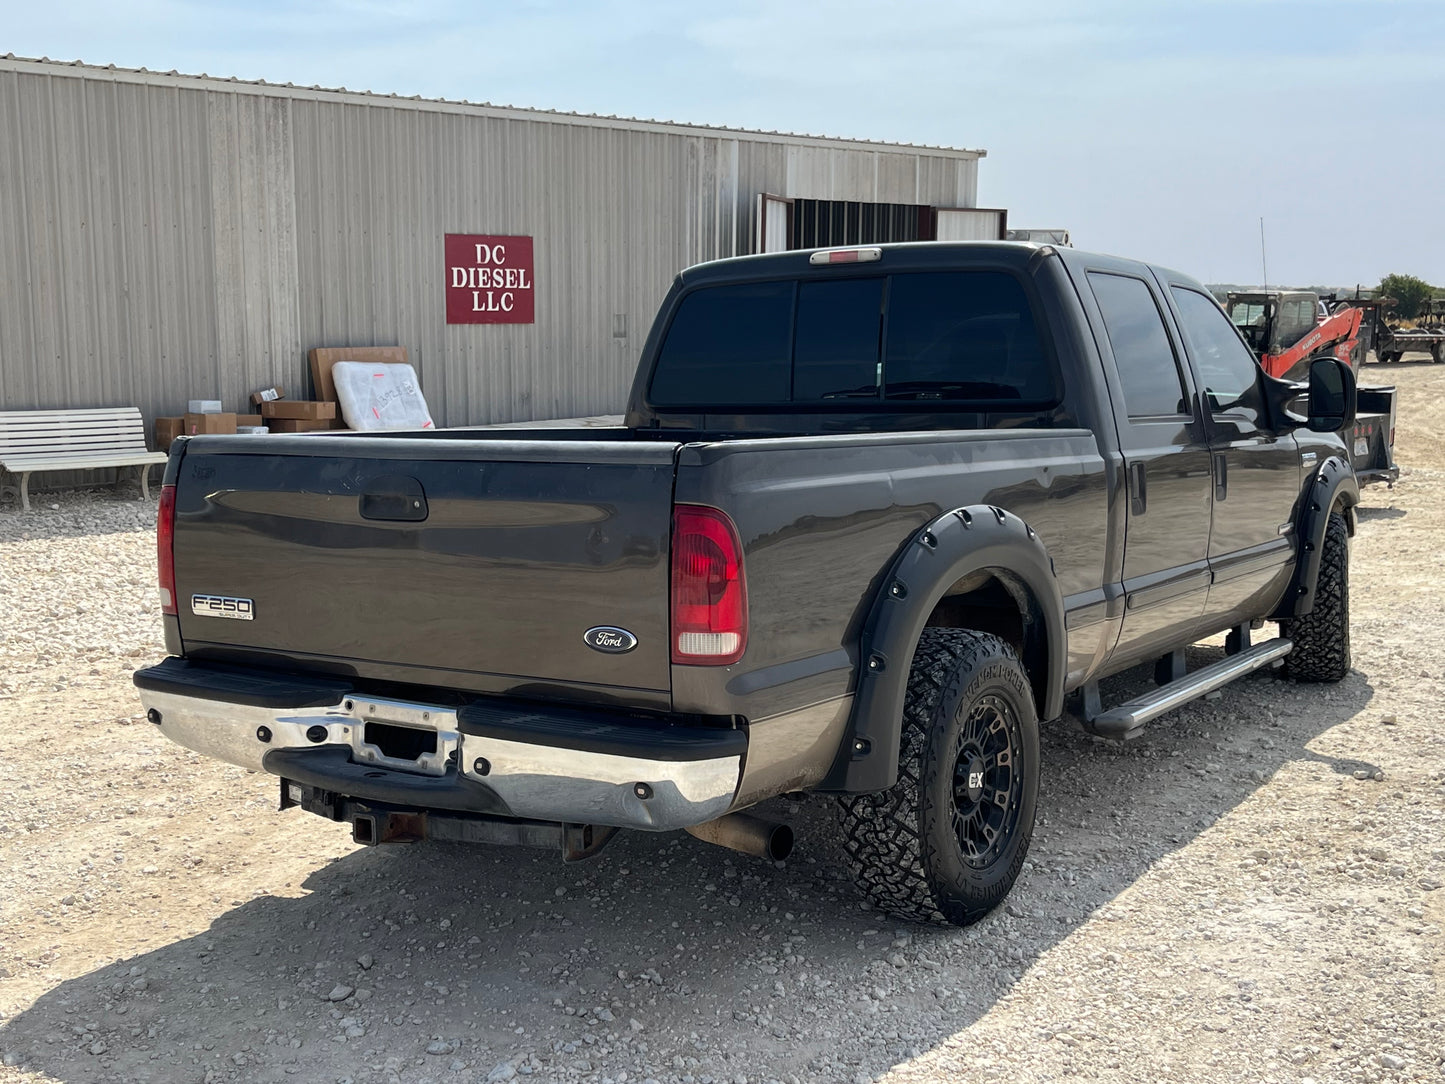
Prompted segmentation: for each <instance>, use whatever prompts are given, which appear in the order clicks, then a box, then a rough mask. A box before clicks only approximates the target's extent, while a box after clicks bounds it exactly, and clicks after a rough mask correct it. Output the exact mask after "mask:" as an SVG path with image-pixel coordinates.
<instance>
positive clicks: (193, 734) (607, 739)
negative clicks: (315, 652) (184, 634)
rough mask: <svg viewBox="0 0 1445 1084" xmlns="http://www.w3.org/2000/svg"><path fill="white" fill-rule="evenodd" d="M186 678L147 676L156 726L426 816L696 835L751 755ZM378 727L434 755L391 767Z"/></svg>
mask: <svg viewBox="0 0 1445 1084" xmlns="http://www.w3.org/2000/svg"><path fill="white" fill-rule="evenodd" d="M175 669H176V668H174V667H173V668H172V670H171V671H166V670H165V664H163V665H162V666H161V667H155V668H152V670H150V671H140V672H138V673H137V675H136V684H137V686H139V688H140V697H141V701H142V703H144V705H145V707H146V709H147V718H149V719H150V720H151V722H153V723H154V724H155V725H156V726H157V727H158V728H159V729H160V731H161V733H163V734H165V736H166V737H167V738H169V739H171V740H172V741H174V742H176V743H177V744H179V745H183V746H185V747H186V748H187V749H193V750H195V751H196V752H198V753H201V754H204V755H205V756H209V757H215V758H216V759H218V760H224V761H226V762H228V763H230V764H236V765H239V766H240V767H243V768H249V769H251V770H253V771H264V772H269V773H270V774H272V775H277V776H280V777H282V778H285V779H291V780H296V781H299V782H304V783H306V784H308V785H310V786H314V787H321V788H324V789H326V790H329V791H333V792H335V793H336V794H340V795H346V796H348V797H352V798H364V799H372V800H375V801H379V802H389V803H393V804H400V805H409V806H411V807H413V808H418V809H427V808H434V809H449V810H464V811H470V812H476V813H484V814H492V815H501V816H509V817H517V818H524V819H528V820H539V821H552V822H561V823H572V824H596V825H611V826H615V827H619V828H641V829H647V830H652V831H668V830H671V829H675V828H686V827H689V826H692V825H696V824H701V823H703V822H705V821H710V820H713V819H714V818H716V817H720V816H722V815H723V814H724V813H726V812H727V811H728V808H729V807H730V806H731V805H732V801H733V796H734V794H735V793H736V791H737V787H738V781H739V778H740V776H741V774H742V764H743V755H744V753H745V750H746V739H745V737H744V735H743V734H742V732H741V731H737V730H715V729H708V728H697V729H692V728H685V727H669V726H666V725H663V724H658V725H653V724H650V723H647V722H645V721H638V720H625V719H624V720H621V721H616V719H615V717H612V718H611V719H609V717H606V716H597V715H587V714H586V713H583V712H580V711H573V710H565V709H564V710H560V711H558V712H543V713H541V714H539V713H538V712H537V711H535V710H532V709H527V708H522V709H519V710H516V711H509V709H508V708H507V706H506V705H497V704H489V705H487V706H486V707H485V708H478V709H476V710H475V711H474V710H473V709H469V708H467V707H463V708H460V709H455V708H448V707H441V706H437V705H431V704H422V703H411V702H406V701H397V700H386V699H378V698H368V697H365V696H357V695H341V696H339V698H338V699H336V702H335V703H331V704H326V705H324V706H308V707H277V706H275V705H274V704H255V703H238V702H236V701H235V700H234V699H225V698H216V696H215V695H211V694H209V693H208V691H207V690H204V689H203V688H200V687H199V686H200V685H201V682H200V681H198V679H197V670H196V669H195V668H188V669H187V670H186V671H185V677H186V681H185V682H184V683H182V684H181V685H179V686H178V685H177V684H176V683H175V682H169V683H168V682H167V681H165V680H164V679H165V678H166V677H169V676H171V675H172V674H173V673H174V671H175ZM157 675H159V676H157ZM227 678H228V680H229V682H230V685H231V686H232V688H231V689H228V690H222V692H221V693H220V694H217V695H222V696H224V695H229V694H231V693H233V692H234V685H235V680H234V679H235V675H234V674H230V673H228V674H227ZM252 699H256V698H254V697H253V698H252ZM261 699H264V698H261ZM298 699H306V698H305V697H300V698H298ZM368 724H382V725H383V726H385V727H386V728H388V730H389V731H390V732H391V733H392V734H395V733H396V731H397V728H403V729H406V730H414V731H421V732H423V735H422V736H423V741H422V742H421V743H420V744H422V745H424V746H425V747H426V748H425V751H423V752H421V753H420V755H417V756H415V757H398V756H395V755H388V754H387V752H385V751H384V750H383V748H382V747H381V745H379V744H377V742H376V741H373V740H370V738H371V736H372V734H374V733H375V731H376V729H377V728H376V727H374V726H373V727H372V728H371V733H369V732H368ZM431 735H435V738H434V739H432V737H431ZM392 752H393V753H396V752H397V750H396V749H395V748H393V749H392Z"/></svg>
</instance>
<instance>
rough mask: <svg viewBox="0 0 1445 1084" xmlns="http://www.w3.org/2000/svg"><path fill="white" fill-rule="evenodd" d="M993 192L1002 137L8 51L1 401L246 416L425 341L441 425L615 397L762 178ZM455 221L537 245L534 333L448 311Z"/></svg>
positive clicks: (730, 241)
mask: <svg viewBox="0 0 1445 1084" xmlns="http://www.w3.org/2000/svg"><path fill="white" fill-rule="evenodd" d="M976 187H977V152H952V151H945V150H929V149H916V148H903V147H899V148H890V147H887V146H884V145H865V144H859V143H856V142H850V141H843V140H837V141H827V140H820V139H816V138H811V137H796V138H792V137H781V136H776V135H772V134H768V133H743V132H730V131H721V130H708V129H702V128H694V127H687V126H678V125H665V124H657V123H652V122H631V121H610V120H602V119H598V118H590V117H578V118H569V117H565V116H559V115H556V114H547V113H529V112H527V111H523V110H509V109H498V108H492V107H484V106H464V105H458V104H456V103H440V102H422V101H409V100H402V99H392V98H379V97H372V96H366V95H357V94H349V93H328V92H317V91H306V90H299V89H291V88H282V87H275V86H256V85H252V84H237V83H230V82H226V81H221V80H211V79H190V78H187V77H175V76H163V75H151V74H149V73H142V74H134V73H116V72H111V71H108V70H103V69H95V68H76V67H72V66H69V65H56V64H45V63H36V62H26V61H13V60H0V231H3V238H0V409H33V408H47V407H85V406H102V405H132V404H133V405H136V406H139V407H140V408H141V409H142V411H143V412H144V414H145V415H146V418H147V421H148V422H149V420H150V419H152V418H154V417H155V416H157V415H164V414H175V413H179V412H181V411H182V410H183V409H184V407H185V403H186V400H188V399H192V398H216V397H219V398H222V399H224V400H225V401H226V403H227V405H228V406H229V407H234V408H237V409H241V408H242V407H243V404H244V403H245V401H246V396H247V395H248V393H249V392H250V391H251V390H252V389H254V388H257V387H260V386H263V385H265V384H269V383H273V382H279V383H281V384H284V385H285V386H286V387H287V389H288V391H289V392H290V394H292V395H293V396H296V395H302V394H307V393H308V384H309V377H308V374H307V368H306V359H305V351H306V350H307V349H308V348H310V347H312V346H322V345H327V346H336V345H371V344H391V343H400V344H402V345H404V346H406V347H407V348H408V349H409V351H410V352H411V356H412V358H413V360H414V363H415V364H416V366H417V368H418V371H419V373H420V376H421V380H422V386H423V389H424V390H425V392H426V394H427V398H428V400H429V402H430V403H431V405H432V409H433V413H434V414H435V415H436V417H437V420H438V421H439V422H440V423H441V424H445V425H464V424H479V423H488V422H501V421H512V420H523V419H529V418H540V417H559V416H560V417H567V416H579V415H590V414H602V413H615V412H617V411H620V410H621V409H622V406H623V403H624V399H625V397H626V394H627V390H628V387H629V385H630V381H631V376H632V370H633V367H634V365H635V363H636V357H637V352H638V350H639V348H640V347H641V344H642V342H643V340H644V338H645V337H646V333H647V330H648V326H649V324H650V322H651V319H652V315H653V311H654V309H655V307H656V305H657V303H658V301H659V300H660V299H661V297H662V296H663V294H664V293H665V292H666V290H667V288H668V285H669V284H670V282H671V280H672V277H673V275H674V274H675V273H676V272H677V271H678V270H679V269H680V268H682V267H684V266H686V265H688V264H691V263H696V262H699V261H701V260H707V259H715V258H719V257H723V256H732V255H738V254H743V253H746V252H749V251H751V249H752V244H753V238H754V235H755V228H756V227H755V222H754V216H755V214H756V210H755V208H756V202H757V195H758V193H760V192H774V193H779V194H783V195H789V196H800V197H812V198H821V199H848V200H867V201H879V202H894V203H936V204H941V205H944V206H957V205H972V199H973V195H974V193H975V191H976ZM446 233H497V234H527V235H531V236H532V237H533V238H534V239H535V242H534V243H535V261H536V273H535V281H536V283H537V288H536V289H537V294H536V305H537V307H536V323H535V324H532V325H451V326H449V325H447V324H446V322H445V305H444V298H443V288H444V281H445V267H444V259H443V253H442V238H443V235H444V234H446ZM618 332H621V334H618Z"/></svg>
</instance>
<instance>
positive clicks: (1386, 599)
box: [0, 364, 1445, 1084]
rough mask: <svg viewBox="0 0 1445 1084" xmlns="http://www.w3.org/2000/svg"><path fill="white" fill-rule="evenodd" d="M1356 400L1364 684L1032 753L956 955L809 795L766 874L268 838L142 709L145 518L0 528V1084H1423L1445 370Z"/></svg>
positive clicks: (665, 850) (103, 508)
mask: <svg viewBox="0 0 1445 1084" xmlns="http://www.w3.org/2000/svg"><path fill="white" fill-rule="evenodd" d="M1366 375H1367V378H1369V379H1372V380H1374V381H1379V380H1380V379H1381V378H1384V379H1391V380H1395V381H1397V382H1398V384H1399V385H1400V387H1401V391H1402V397H1403V404H1404V410H1403V413H1402V416H1401V419H1400V432H1399V457H1400V459H1401V461H1402V463H1403V464H1404V465H1405V467H1406V474H1405V476H1404V477H1403V478H1402V480H1401V482H1400V484H1399V485H1398V486H1397V487H1396V488H1395V489H1394V490H1393V491H1387V490H1384V489H1380V488H1372V489H1370V490H1367V491H1366V496H1365V502H1364V506H1363V508H1362V514H1361V525H1360V532H1359V535H1358V536H1357V538H1356V540H1355V545H1354V568H1353V572H1352V576H1353V589H1354V590H1353V599H1354V653H1355V655H1354V657H1355V670H1354V672H1353V673H1352V674H1351V675H1350V677H1349V678H1348V679H1347V680H1346V681H1345V682H1343V683H1342V684H1340V685H1338V686H1334V687H1327V688H1321V687H1303V686H1294V685H1291V684H1288V683H1285V682H1282V681H1279V680H1277V679H1276V678H1275V677H1273V676H1272V675H1268V674H1266V675H1262V676H1256V677H1254V678H1252V679H1248V680H1246V681H1244V682H1242V683H1238V684H1236V685H1235V686H1233V687H1230V688H1228V689H1226V690H1224V691H1223V694H1222V695H1221V696H1219V697H1218V698H1217V699H1213V700H1206V701H1201V702H1198V703H1196V704H1195V705H1193V706H1191V707H1188V708H1186V709H1182V710H1180V711H1179V712H1176V713H1175V714H1174V715H1172V716H1170V717H1168V718H1166V719H1164V720H1161V721H1160V722H1159V723H1158V724H1156V725H1155V727H1154V728H1153V729H1152V730H1151V731H1150V732H1149V733H1148V734H1147V735H1146V736H1145V737H1144V738H1142V739H1141V740H1139V741H1137V742H1134V743H1131V744H1130V745H1128V746H1127V747H1123V748H1116V747H1114V746H1111V745H1108V744H1105V743H1102V742H1100V741H1097V740H1095V739H1091V738H1089V737H1086V736H1084V735H1083V734H1082V733H1081V732H1079V731H1078V730H1077V729H1076V728H1073V727H1071V726H1070V725H1069V724H1068V723H1067V722H1061V723H1059V724H1056V725H1053V726H1051V727H1049V728H1047V729H1046V732H1045V740H1044V756H1045V764H1044V770H1043V793H1042V798H1041V803H1040V821H1039V828H1038V833H1037V835H1036V837H1035V843H1034V848H1033V851H1032V857H1031V859H1030V862H1029V864H1028V865H1027V866H1026V867H1025V872H1024V875H1023V877H1022V879H1021V880H1020V882H1019V884H1018V886H1017V888H1016V889H1015V891H1014V893H1013V895H1012V896H1011V897H1010V899H1009V901H1008V902H1007V904H1006V906H1005V907H1004V908H1002V909H1000V910H999V911H998V912H996V913H995V914H994V915H992V916H990V917H989V918H988V919H987V920H985V921H984V922H982V923H980V924H979V925H977V926H975V927H973V928H971V929H968V930H952V929H947V930H942V929H932V928H921V927H906V928H905V927H900V926H899V924H898V923H897V922H895V921H892V920H888V919H885V918H883V917H881V916H880V915H878V914H876V913H874V912H871V911H869V910H868V909H867V908H866V907H864V906H862V905H860V902H859V899H858V897H857V895H856V894H855V892H854V890H853V888H852V886H851V884H850V882H849V880H848V878H847V875H846V873H845V872H844V865H843V862H842V856H841V853H840V851H839V849H838V847H837V845H836V843H835V833H834V831H833V827H832V821H831V807H830V806H829V805H828V803H826V802H824V801H822V800H808V801H806V802H804V803H803V804H801V805H800V806H799V805H792V804H790V803H786V802H778V803H774V804H773V806H772V807H771V810H770V811H771V812H773V813H775V814H777V815H780V816H786V817H789V818H790V819H792V820H793V822H794V823H795V826H796V827H797V829H798V832H799V847H798V851H797V853H796V855H795V857H794V858H793V859H792V860H790V861H789V862H788V863H787V864H786V865H784V866H779V867H776V868H775V867H771V866H768V865H766V864H764V863H761V862H758V861H753V860H750V859H746V858H743V857H741V856H736V855H732V854H730V853H729V852H726V851H722V850H718V849H715V848H710V847H708V846H707V845H706V844H703V843H700V842H698V841H696V840H693V839H692V838H691V837H688V836H685V835H681V834H676V835H672V836H662V837H657V836H647V835H642V834H633V835H631V836H625V837H621V838H620V839H619V841H618V842H616V843H614V844H613V845H612V846H611V847H610V848H609V849H608V850H607V851H605V852H604V853H603V854H602V855H601V856H600V857H599V858H597V859H596V860H594V861H592V862H590V863H586V864H581V865H576V866H564V865H562V864H561V863H560V862H558V861H557V860H556V859H555V858H554V857H553V856H552V855H550V854H542V853H535V852H528V851H505V850H502V851H497V850H486V849H467V848H460V847H449V846H445V845H418V846H412V847H393V848H378V849H358V848H356V847H355V846H353V845H352V844H351V842H350V839H349V836H348V833H347V831H346V830H345V829H344V828H342V827H340V826H338V825H333V824H329V823H327V822H324V821H322V820H320V819H319V818H316V817H312V816H309V815H307V814H303V813H301V812H299V811H296V810H292V811H289V812H287V813H285V814H280V813H277V812H275V799H276V785H275V781H274V780H273V779H271V778H270V777H269V776H265V775H255V774H248V773H246V772H244V771H242V770H240V769H235V768H230V767H227V766H224V765H220V764H216V763H214V762H210V761H206V760H203V759H201V758H199V757H197V756H194V755H192V754H190V753H188V752H186V751H184V750H182V749H179V748H178V747H175V746H172V745H170V744H169V743H168V742H166V741H165V740H164V739H162V738H160V737H159V735H157V734H156V733H155V732H154V731H153V730H152V729H151V728H150V727H149V726H148V724H146V723H145V722H144V720H143V718H142V717H141V715H140V711H139V704H138V702H137V700H136V698H135V696H134V694H133V691H132V688H131V685H130V671H131V670H132V669H133V668H134V667H136V666H138V665H143V664H145V663H147V662H149V661H151V660H153V659H155V658H157V657H158V656H159V655H160V654H161V643H160V637H159V631H158V619H157V617H156V614H155V590H154V587H153V585H152V584H153V579H152V577H153V541H152V537H151V521H152V518H153V516H154V507H153V505H151V506H145V505H141V504H139V503H137V502H135V501H128V500H118V499H116V498H115V496H114V495H112V494H111V493H109V492H108V491H106V492H104V493H99V494H71V495H65V496H61V497H55V496H48V497H47V496H44V495H43V497H42V499H41V500H38V501H37V502H36V506H37V507H36V511H35V512H34V513H32V514H31V515H28V516H21V515H11V514H9V512H10V511H11V510H13V504H12V503H10V502H9V501H8V500H7V501H6V502H5V503H4V504H3V505H0V562H3V563H0V659H3V672H0V764H3V765H4V766H5V769H6V770H5V771H4V773H3V775H0V1081H3V1082H4V1084H14V1082H18V1081H27V1082H28V1081H67V1082H71V1081H74V1082H80V1081H186V1082H203V1081H227V1082H230V1081H245V1082H250V1081H284V1080H288V1079H295V1080H302V1081H327V1082H332V1081H334V1082H338V1084H344V1082H352V1084H368V1082H383V1081H405V1082H422V1081H432V1082H435V1084H449V1082H458V1084H471V1082H481V1081H499V1080H512V1079H515V1078H516V1077H535V1078H536V1079H538V1080H571V1079H581V1080H587V1081H595V1082H599V1084H602V1082H615V1084H620V1082H624V1081H630V1082H639V1081H645V1080H648V1079H654V1080H657V1081H682V1082H698V1084H701V1082H708V1081H717V1082H722V1081H738V1082H740V1081H751V1082H761V1081H769V1080H779V1081H814V1080H822V1081H844V1082H852V1081H858V1080H872V1079H879V1078H882V1079H887V1080H895V1081H923V1080H969V1081H974V1080H994V1079H999V1080H1003V1079H1023V1080H1051V1079H1057V1078H1062V1077H1080V1078H1092V1079H1102V1080H1110V1081H1116V1080H1122V1081H1135V1080H1138V1081H1146V1080H1147V1081H1157V1080H1177V1081H1211V1082H1213V1081H1218V1082H1225V1081H1229V1082H1235V1081H1240V1080H1249V1081H1281V1082H1283V1081H1297V1082H1304V1081H1310V1080H1313V1081H1317V1082H1319V1084H1324V1082H1328V1081H1345V1080H1350V1081H1353V1080H1365V1081H1373V1080H1382V1081H1407V1080H1422V1081H1424V1080H1428V1081H1440V1080H1442V1079H1445V1004H1442V995H1441V969H1442V963H1441V960H1442V956H1441V928H1442V925H1445V892H1441V891H1440V888H1441V884H1442V881H1445V740H1442V734H1441V730H1440V727H1439V724H1438V719H1439V709H1438V693H1439V691H1440V689H1441V686H1442V681H1445V587H1442V586H1441V585H1442V582H1445V567H1442V566H1445V556H1442V551H1441V546H1440V540H1441V538H1442V537H1445V534H1442V528H1445V443H1442V440H1441V437H1440V434H1441V433H1442V432H1445V405H1442V404H1445V366H1434V367H1432V366H1429V365H1423V366H1421V365H1408V364H1407V365H1395V366H1390V367H1388V368H1387V369H1383V370H1382V369H1379V368H1373V367H1372V368H1371V369H1368V370H1367V371H1366ZM1220 651H1221V648H1220V647H1219V645H1218V644H1217V643H1216V644H1212V645H1204V646H1201V647H1199V648H1196V649H1195V651H1194V654H1195V656H1196V657H1197V660H1198V661H1206V660H1208V659H1212V658H1216V657H1218V656H1219V654H1220ZM1144 685H1145V676H1144V675H1139V674H1131V675H1124V676H1122V677H1121V678H1119V679H1116V680H1115V681H1113V682H1111V683H1110V686H1111V687H1110V688H1109V689H1106V696H1107V695H1110V694H1112V695H1114V696H1119V695H1123V694H1125V693H1128V692H1129V691H1130V690H1132V689H1135V688H1142V687H1143V686H1144Z"/></svg>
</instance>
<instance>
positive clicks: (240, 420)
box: [236, 414, 266, 429]
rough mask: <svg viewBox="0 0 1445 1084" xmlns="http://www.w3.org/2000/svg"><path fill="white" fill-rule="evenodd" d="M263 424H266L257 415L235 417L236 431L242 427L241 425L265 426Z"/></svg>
mask: <svg viewBox="0 0 1445 1084" xmlns="http://www.w3.org/2000/svg"><path fill="white" fill-rule="evenodd" d="M265 424H266V422H265V421H264V420H263V419H262V417H261V415H259V414H237V415H236V428H237V429H239V428H241V426H243V425H265Z"/></svg>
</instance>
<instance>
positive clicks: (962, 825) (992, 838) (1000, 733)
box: [953, 696, 1023, 869]
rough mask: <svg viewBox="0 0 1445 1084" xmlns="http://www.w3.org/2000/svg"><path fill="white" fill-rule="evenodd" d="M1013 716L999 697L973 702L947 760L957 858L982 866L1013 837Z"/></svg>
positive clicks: (1017, 775)
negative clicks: (950, 771) (950, 769)
mask: <svg viewBox="0 0 1445 1084" xmlns="http://www.w3.org/2000/svg"><path fill="white" fill-rule="evenodd" d="M1019 736H1020V730H1019V720H1018V715H1017V714H1016V713H1015V712H1014V710H1013V708H1012V707H1011V706H1010V705H1009V703H1008V702H1007V701H1006V700H1004V699H1003V698H1002V697H998V696H984V697H980V698H979V699H978V700H976V701H974V703H973V704H972V706H971V707H970V708H969V709H968V716H967V717H966V718H965V719H964V721H963V725H962V726H961V727H960V728H959V732H958V745H957V747H956V751H955V754H954V762H953V831H954V835H955V836H957V837H958V845H959V848H960V849H961V850H962V852H963V861H964V863H965V864H966V865H968V866H970V867H972V868H974V869H984V868H987V867H988V866H991V865H992V864H993V863H994V862H996V861H998V858H999V856H1000V855H1001V854H1002V853H1003V851H1004V849H1005V848H1006V847H1007V846H1008V844H1009V841H1010V840H1011V839H1013V836H1014V829H1015V828H1016V827H1018V822H1019V813H1020V810H1021V807H1022V805H1023V800H1022V799H1023V775H1022V774H1021V772H1020V770H1019V769H1020V767H1021V766H1020V765H1019V763H1018V748H1019Z"/></svg>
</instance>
